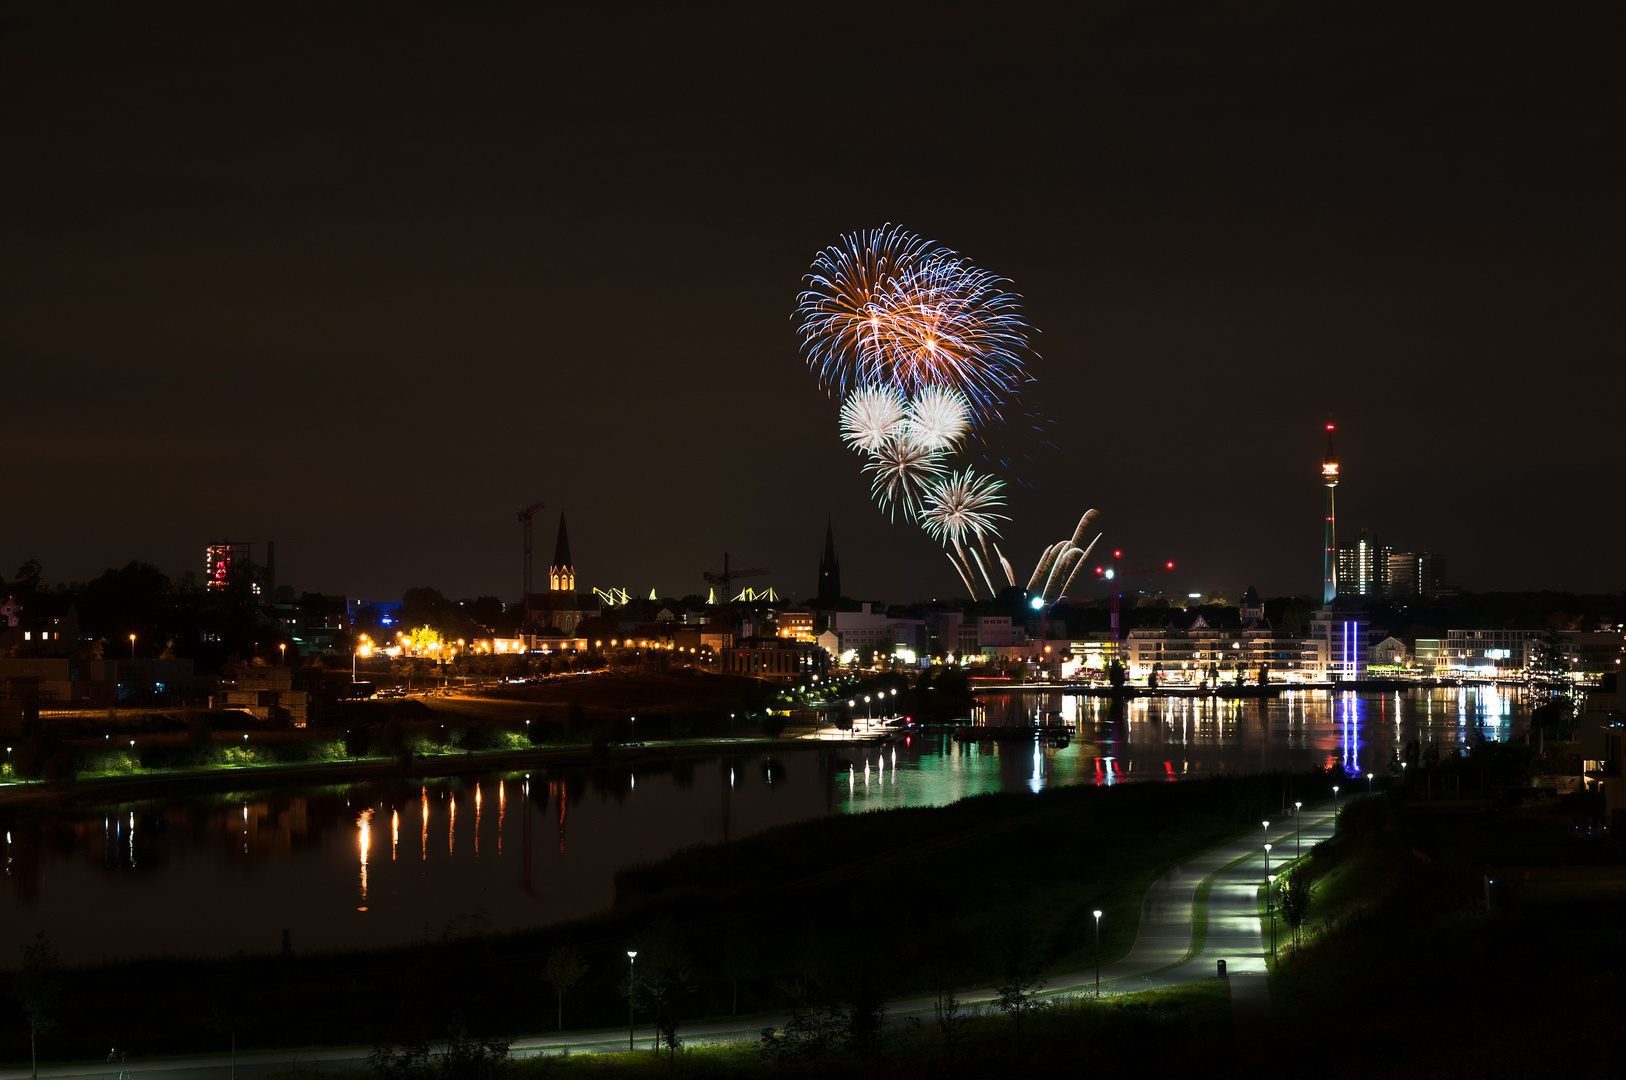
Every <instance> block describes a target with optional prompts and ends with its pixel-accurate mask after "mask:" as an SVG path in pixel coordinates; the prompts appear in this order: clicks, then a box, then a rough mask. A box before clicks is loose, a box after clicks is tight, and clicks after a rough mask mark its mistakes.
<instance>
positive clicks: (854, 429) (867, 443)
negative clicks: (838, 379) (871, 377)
mask: <svg viewBox="0 0 1626 1080" xmlns="http://www.w3.org/2000/svg"><path fill="white" fill-rule="evenodd" d="M904 412H905V402H904V399H903V394H902V393H901V392H900V391H898V390H897V389H896V388H894V387H890V386H865V387H861V388H859V389H857V390H854V391H853V392H852V393H851V394H848V395H847V400H846V401H845V402H843V403H842V405H841V437H842V439H844V440H845V441H846V443H847V445H848V446H850V447H852V448H853V449H854V450H864V451H867V452H868V453H871V454H878V453H880V452H881V448H882V447H884V446H885V445H886V444H887V443H888V442H889V441H891V440H892V439H894V438H895V437H896V436H897V435H899V434H901V433H902V429H903V424H904Z"/></svg>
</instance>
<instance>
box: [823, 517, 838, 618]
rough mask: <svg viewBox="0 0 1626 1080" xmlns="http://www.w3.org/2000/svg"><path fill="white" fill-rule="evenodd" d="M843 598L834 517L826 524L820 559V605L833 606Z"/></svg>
mask: <svg viewBox="0 0 1626 1080" xmlns="http://www.w3.org/2000/svg"><path fill="white" fill-rule="evenodd" d="M840 599H841V563H840V562H839V561H838V560H837V559H836V529H835V522H834V519H827V520H826V521H825V525H824V557H823V558H821V559H819V606H820V607H833V606H835V604H836V602H837V601H839V600H840Z"/></svg>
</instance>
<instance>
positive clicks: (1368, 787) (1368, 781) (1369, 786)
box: [1366, 773, 1372, 795]
mask: <svg viewBox="0 0 1626 1080" xmlns="http://www.w3.org/2000/svg"><path fill="white" fill-rule="evenodd" d="M1366 793H1367V794H1368V795H1370V794H1372V774H1371V773H1367V774H1366Z"/></svg>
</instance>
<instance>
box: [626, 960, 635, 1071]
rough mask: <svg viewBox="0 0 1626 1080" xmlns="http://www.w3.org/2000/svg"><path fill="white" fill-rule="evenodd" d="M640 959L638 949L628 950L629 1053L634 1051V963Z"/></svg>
mask: <svg viewBox="0 0 1626 1080" xmlns="http://www.w3.org/2000/svg"><path fill="white" fill-rule="evenodd" d="M637 961H638V950H637V949H628V950H627V1053H629V1054H630V1053H632V1050H633V1046H632V982H633V971H634V968H633V965H634V964H635V963H637Z"/></svg>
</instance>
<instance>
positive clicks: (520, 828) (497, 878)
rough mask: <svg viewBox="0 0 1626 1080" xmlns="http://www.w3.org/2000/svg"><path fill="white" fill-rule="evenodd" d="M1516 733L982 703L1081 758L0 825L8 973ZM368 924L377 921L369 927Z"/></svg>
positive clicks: (1018, 753) (1134, 706)
mask: <svg viewBox="0 0 1626 1080" xmlns="http://www.w3.org/2000/svg"><path fill="white" fill-rule="evenodd" d="M1525 716H1526V706H1525V704H1524V703H1523V702H1522V701H1521V700H1520V699H1519V698H1518V696H1517V695H1516V694H1515V693H1512V692H1509V691H1502V690H1493V689H1490V688H1465V689H1461V690H1457V689H1442V690H1437V691H1433V692H1414V693H1411V694H1401V695H1395V694H1393V693H1384V694H1357V693H1353V692H1340V693H1336V694H1335V693H1329V692H1326V691H1310V692H1298V693H1290V694H1288V693H1284V694H1283V695H1282V696H1281V697H1280V698H1275V699H1269V700H1264V701H1259V700H1253V701H1219V700H1215V699H1185V698H1151V699H1134V700H1131V701H1127V702H1123V703H1121V704H1118V703H1113V702H1111V701H1110V700H1101V699H1089V698H1078V697H1071V696H1065V695H1060V694H1040V695H1012V696H1009V697H1007V698H1005V699H1000V698H990V699H988V700H987V701H985V702H983V703H981V704H980V705H979V715H978V717H977V719H978V721H979V722H981V723H999V722H1014V723H1019V724H1027V723H1032V722H1035V721H1039V720H1044V721H1047V722H1048V724H1049V725H1050V726H1051V727H1052V728H1053V729H1055V730H1057V731H1059V732H1064V733H1065V734H1066V736H1067V738H1066V740H1065V742H1066V745H1059V744H1060V743H1061V742H1062V741H1064V740H1061V739H1049V740H1033V739H1019V740H1016V741H1008V742H981V743H977V742H966V743H961V742H956V741H954V739H953V738H952V736H950V735H948V734H931V735H921V734H914V735H911V736H909V737H908V738H907V739H906V740H904V741H900V742H898V743H896V744H894V745H889V746H884V747H883V746H873V745H865V744H860V743H853V744H848V745H841V744H830V743H826V744H822V745H821V746H820V747H819V748H817V749H811V750H805V751H802V752H786V753H780V754H776V755H774V756H773V757H771V758H770V757H766V756H761V755H756V756H751V755H747V756H732V757H729V756H725V757H719V758H717V759H715V765H714V766H707V765H702V766H700V767H698V768H696V767H694V766H693V765H692V763H691V764H690V765H688V766H685V767H682V768H679V767H676V766H674V767H672V768H670V769H667V768H663V767H650V768H640V769H639V770H637V771H636V773H635V774H629V773H628V772H627V771H625V770H624V769H617V770H613V771H611V770H606V771H600V772H594V771H584V770H573V771H562V772H558V773H553V774H540V773H539V774H536V775H535V776H532V775H530V774H494V775H480V776H468V777H463V778H458V777H452V778H439V779H434V780H416V779H414V780H406V781H398V782H387V783H372V784H357V785H350V786H345V787H310V788H302V789H282V790H278V791H276V792H273V793H270V794H257V795H249V796H243V795H236V796H225V797H207V798H201V797H200V798H195V799H179V800H154V801H150V802H145V803H140V804H136V805H133V806H117V807H105V808H94V809H86V810H64V811H60V812H52V813H48V814H47V813H41V814H38V815H35V816H25V817H17V816H16V815H15V812H13V813H12V815H11V816H9V817H3V818H0V824H3V825H4V826H5V838H6V839H5V851H4V864H5V869H6V873H5V876H4V878H3V879H0V955H6V954H7V953H8V952H11V951H12V950H14V949H15V948H16V947H17V945H19V944H21V943H23V942H24V941H26V940H27V939H28V938H29V937H31V936H32V934H33V933H34V932H35V931H37V930H45V931H46V932H47V933H48V934H50V936H51V938H52V939H53V941H55V942H57V943H58V945H59V947H60V948H62V949H63V951H64V953H65V954H66V956H67V959H68V960H69V961H70V962H72V963H94V962H99V961H101V960H102V959H104V958H119V957H128V956H133V955H141V954H144V953H152V952H156V953H174V952H181V953H188V954H195V953H199V952H202V953H208V954H212V955H229V954H230V953H232V952H235V951H237V950H239V949H244V950H248V951H274V950H275V949H276V948H277V947H278V946H279V944H280V933H281V929H282V928H283V927H290V928H291V932H292V934H293V936H294V937H295V938H296V939H297V941H298V946H299V948H301V949H302V950H310V951H321V950H324V949H343V948H362V947H378V946H385V945H392V944H399V943H403V942H410V941H415V940H420V939H421V938H422V937H423V935H424V933H425V931H426V927H428V928H430V929H432V930H434V932H435V933H436V934H437V935H438V934H442V933H445V932H448V931H443V930H441V929H440V928H442V927H446V926H453V927H456V926H469V925H475V924H476V923H480V921H481V920H480V919H475V918H474V917H473V915H472V914H471V913H474V912H476V911H483V912H484V913H485V914H484V915H483V916H482V917H481V918H483V919H485V920H488V921H489V924H490V926H491V927H492V929H494V930H498V931H501V930H511V929H517V928H520V927H525V926H534V925H539V924H545V923H549V922H555V921H560V920H567V919H573V918H580V917H585V916H588V915H591V914H593V913H594V912H596V911H601V910H603V909H604V908H606V907H608V906H609V905H610V904H611V903H612V902H613V901H614V899H615V878H614V875H615V872H616V871H617V870H619V869H621V868H622V867H625V866H628V865H631V864H633V863H638V862H649V861H654V860H657V859H660V858H664V857H666V856H667V855H669V854H671V853H672V852H675V851H678V850H681V849H683V848H686V847H691V846H693V845H695V844H700V843H719V842H723V841H726V840H729V839H732V838H736V837H740V836H746V835H750V834H752V833H755V832H758V831H760V830H762V829H767V828H771V827H773V826H776V825H780V824H784V823H788V822H793V821H798V820H804V819H807V818H813V817H819V816H823V815H828V814H834V813H859V812H863V811H866V810H872V809H883V808H887V807H895V806H918V805H936V804H944V803H948V802H953V801H955V800H957V799H961V798H964V797H966V796H970V795H976V794H981V793H983V792H994V791H1007V792H1022V791H1027V792H1038V791H1043V790H1045V789H1047V788H1051V787H1054V786H1058V785H1067V784H1095V785H1101V786H1110V785H1115V784H1119V783H1130V782H1163V783H1167V782H1171V781H1176V780H1179V779H1183V778H1187V777H1193V776H1201V775H1207V774H1212V773H1223V772H1249V771H1259V770H1265V769H1281V768H1302V767H1305V766H1308V765H1310V764H1321V765H1341V766H1343V768H1344V770H1345V771H1346V772H1349V773H1354V774H1357V775H1358V774H1360V773H1364V772H1376V773H1379V774H1381V773H1383V772H1384V771H1385V770H1386V769H1387V768H1388V763H1389V761H1390V760H1391V759H1392V758H1393V757H1394V756H1395V755H1396V754H1397V753H1400V752H1403V750H1404V747H1405V744H1406V743H1407V742H1408V741H1410V740H1412V739H1420V741H1422V742H1424V743H1425V744H1426V743H1428V742H1430V741H1433V742H1437V743H1438V744H1439V747H1440V750H1441V752H1442V753H1449V752H1450V750H1451V749H1453V748H1462V747H1466V746H1467V745H1468V744H1470V743H1471V742H1472V740H1474V739H1475V738H1480V737H1483V738H1488V739H1506V738H1509V737H1512V736H1513V735H1514V734H1515V733H1522V731H1523V728H1524V724H1525ZM509 781H513V782H514V785H515V799H514V800H513V802H512V804H510V802H509V800H508V798H507V784H508V782H509ZM492 785H495V790H496V799H497V808H496V813H494V814H493V815H491V816H490V817H487V816H485V814H484V789H485V788H486V787H490V786H492ZM635 787H636V794H637V797H636V798H629V797H628V796H629V794H630V793H632V792H633V791H634V788H635ZM414 789H416V790H414ZM470 789H472V791H471V790H470ZM431 790H433V794H431ZM470 797H472V799H473V801H474V813H473V814H472V815H470V814H468V813H467V811H466V808H465V816H464V817H463V819H462V820H461V821H460V820H459V819H458V816H457V811H458V802H459V801H460V800H463V801H466V800H467V799H468V798H470ZM413 804H416V808H417V810H418V813H419V857H418V859H416V860H414V859H411V858H407V859H405V860H398V858H397V855H398V850H399V845H400V842H401V835H400V832H401V825H402V821H401V819H402V817H404V816H406V817H409V815H410V811H411V810H412V809H413ZM432 804H433V805H432ZM437 807H438V809H437ZM386 814H387V815H388V818H389V822H390V859H389V860H388V861H383V860H378V859H374V858H373V857H372V839H373V837H372V827H373V825H374V824H375V823H380V822H382V821H383V820H384V815H386ZM409 821H410V817H409ZM460 828H461V829H462V831H463V836H462V837H461V839H463V840H464V841H465V843H464V845H463V846H462V847H461V848H460V847H459V846H458V844H457V840H458V839H459V838H460V837H459V835H458V830H459V829H460ZM442 830H444V832H445V836H444V838H442V836H441V832H442ZM471 830H472V831H471ZM431 833H433V836H431ZM567 838H568V840H569V843H568V844H567ZM476 854H478V857H476ZM358 893H359V899H358ZM198 897H209V898H210V902H211V904H212V906H213V908H214V909H215V910H218V911H229V912H231V913H232V917H231V918H229V919H225V918H219V919H202V918H200V919H177V918H176V917H175V913H176V912H177V911H189V910H195V908H196V905H197V898H198ZM358 906H361V907H366V908H367V909H368V913H367V915H366V917H365V918H363V917H361V916H360V915H359V914H357V911H356V909H357V907H358ZM217 924H218V925H217ZM12 955H15V954H14V952H12Z"/></svg>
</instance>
